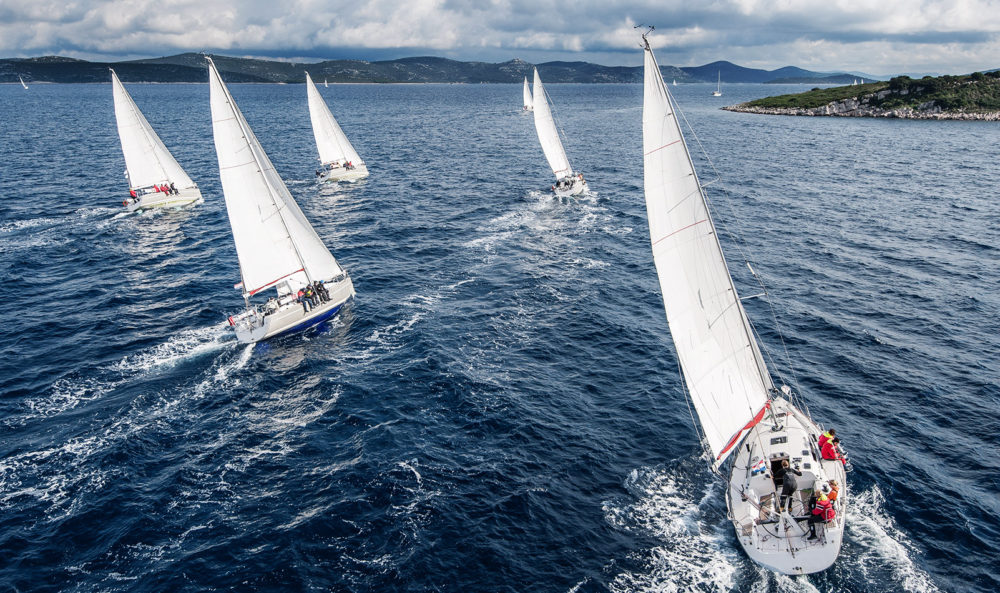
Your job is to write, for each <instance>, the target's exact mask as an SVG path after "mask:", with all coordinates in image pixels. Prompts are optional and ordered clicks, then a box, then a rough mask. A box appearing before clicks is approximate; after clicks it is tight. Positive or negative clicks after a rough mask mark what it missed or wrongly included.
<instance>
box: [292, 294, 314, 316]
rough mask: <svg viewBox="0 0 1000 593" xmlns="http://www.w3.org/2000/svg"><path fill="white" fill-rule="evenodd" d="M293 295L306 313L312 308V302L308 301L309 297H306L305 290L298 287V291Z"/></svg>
mask: <svg viewBox="0 0 1000 593" xmlns="http://www.w3.org/2000/svg"><path fill="white" fill-rule="evenodd" d="M295 296H296V299H295V300H297V301H298V302H300V303H302V308H303V309H305V311H306V313H308V312H309V311H310V310H311V309H312V303H311V302H310V301H309V299H307V298H306V291H304V290H302V289H301V288H300V289H299V292H298V293H296V295H295Z"/></svg>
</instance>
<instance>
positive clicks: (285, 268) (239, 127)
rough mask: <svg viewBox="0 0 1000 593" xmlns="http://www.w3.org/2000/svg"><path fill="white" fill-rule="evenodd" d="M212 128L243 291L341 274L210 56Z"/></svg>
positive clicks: (249, 292) (253, 290) (293, 284)
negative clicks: (279, 174)
mask: <svg viewBox="0 0 1000 593" xmlns="http://www.w3.org/2000/svg"><path fill="white" fill-rule="evenodd" d="M208 70H209V82H210V87H211V105H212V128H213V131H214V135H215V150H216V153H217V154H218V158H219V176H220V177H221V178H222V190H223V193H224V194H225V197H226V211H227V212H228V214H229V222H230V224H231V225H232V228H233V239H234V241H235V242H236V253H237V256H238V257H239V260H240V272H241V274H242V277H243V292H244V294H246V295H252V294H254V293H256V292H259V291H260V290H263V289H265V288H267V287H269V286H273V285H275V284H277V283H278V282H281V281H282V280H288V281H289V284H290V286H291V287H293V288H294V287H296V286H299V285H303V284H305V283H306V282H311V281H313V280H318V279H326V278H332V277H334V276H336V275H337V274H339V273H340V272H341V268H340V266H339V265H338V264H337V260H336V259H334V257H333V255H332V254H331V253H330V250H329V249H327V247H326V245H324V244H323V241H322V240H320V238H319V236H318V235H317V234H316V231H315V230H313V228H312V225H310V224H309V221H308V220H306V217H305V215H304V214H303V213H302V211H301V210H300V209H299V207H298V205H297V204H296V203H295V200H293V199H292V196H291V194H290V193H289V192H288V188H287V187H285V183H284V182H283V181H282V180H281V177H279V176H278V173H277V171H275V169H274V165H272V164H271V160H270V159H269V158H268V157H267V155H266V154H265V153H264V150H263V149H262V148H261V146H260V143H259V142H258V141H257V137H256V136H255V135H254V133H253V131H252V130H251V129H250V126H249V125H247V122H246V119H244V117H243V114H242V113H241V112H240V110H239V107H237V106H236V102H235V101H234V100H233V97H232V95H230V93H229V89H227V88H226V86H225V84H223V82H222V79H221V78H220V76H219V72H218V70H216V68H215V64H214V63H213V62H212V61H211V60H209V68H208Z"/></svg>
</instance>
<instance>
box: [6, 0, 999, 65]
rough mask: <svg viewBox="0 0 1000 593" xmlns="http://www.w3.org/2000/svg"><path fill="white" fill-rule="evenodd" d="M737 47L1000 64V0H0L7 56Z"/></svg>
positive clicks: (685, 58) (554, 54)
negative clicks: (649, 28) (642, 36)
mask: <svg viewBox="0 0 1000 593" xmlns="http://www.w3.org/2000/svg"><path fill="white" fill-rule="evenodd" d="M636 25H654V26H655V27H656V30H655V32H654V33H653V34H652V35H651V37H650V42H651V44H652V45H653V47H654V49H656V53H657V58H658V60H659V62H660V64H663V65H668V64H669V65H673V66H699V65H702V64H707V63H710V62H714V61H716V60H728V61H730V62H733V63H736V64H739V65H741V66H746V67H751V68H763V69H767V70H773V69H776V68H780V67H783V66H798V67H800V68H805V69H808V70H815V71H821V72H828V71H849V72H864V73H869V74H874V75H893V74H901V73H908V74H963V73H969V72H974V71H977V70H991V69H994V68H1000V0H946V1H938V0H825V1H820V0H650V1H628V2H615V1H614V0H603V1H599V0H598V1H595V0H575V1H573V2H570V1H566V0H562V1H559V0H238V1H232V0H229V1H226V0H118V1H112V0H0V57H32V56H42V55H62V56H68V57H74V58H80V59H87V60H93V61H115V60H121V59H137V58H149V57H159V56H166V55H173V54H177V53H182V52H186V51H207V52H212V53H220V54H224V55H231V56H243V57H258V58H270V59H282V60H295V61H306V62H316V61H321V60H324V59H341V58H351V59H364V60H373V61H374V60H383V59H392V58H399V57H407V56H426V55H433V56H441V57H447V58H452V59H456V60H464V61H472V60H478V61H486V62H505V61H507V60H511V59H513V58H520V59H523V60H526V61H528V62H532V63H541V62H547V61H553V60H565V61H577V60H580V61H588V62H595V63H598V64H604V65H609V66H638V65H641V64H642V54H641V52H640V51H639V31H641V30H642V29H635V28H634V27H635V26H636Z"/></svg>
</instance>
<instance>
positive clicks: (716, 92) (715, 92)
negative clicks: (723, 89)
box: [712, 91, 722, 97]
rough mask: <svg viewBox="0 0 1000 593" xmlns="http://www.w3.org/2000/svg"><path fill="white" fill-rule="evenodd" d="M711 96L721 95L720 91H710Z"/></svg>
mask: <svg viewBox="0 0 1000 593" xmlns="http://www.w3.org/2000/svg"><path fill="white" fill-rule="evenodd" d="M712 96H713V97H721V96H722V93H720V92H719V91H712Z"/></svg>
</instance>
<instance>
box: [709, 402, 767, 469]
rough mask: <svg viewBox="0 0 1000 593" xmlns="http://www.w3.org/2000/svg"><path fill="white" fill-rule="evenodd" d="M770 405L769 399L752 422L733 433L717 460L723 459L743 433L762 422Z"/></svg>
mask: <svg viewBox="0 0 1000 593" xmlns="http://www.w3.org/2000/svg"><path fill="white" fill-rule="evenodd" d="M770 407H771V402H770V400H768V402H767V403H766V404H764V407H763V408H761V409H760V411H759V412H757V415H755V416H754V417H753V418H751V419H750V422H747V424H746V426H744V427H743V428H741V429H739V430H737V431H736V434H734V435H733V438H731V439H729V442H728V443H726V446H725V447H723V448H722V451H719V456H718V457H716V458H715V460H716V461H718V460H720V459H722V456H723V455H725V454H726V452H727V451H729V450H730V449H732V448H733V445H735V444H736V442H737V441H739V440H740V437H741V436H742V435H743V433H744V432H746V431H748V430H750V429H751V428H753V427H754V426H757V425H758V424H760V421H761V420H763V419H764V412H766V411H767V409H768V408H770Z"/></svg>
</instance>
